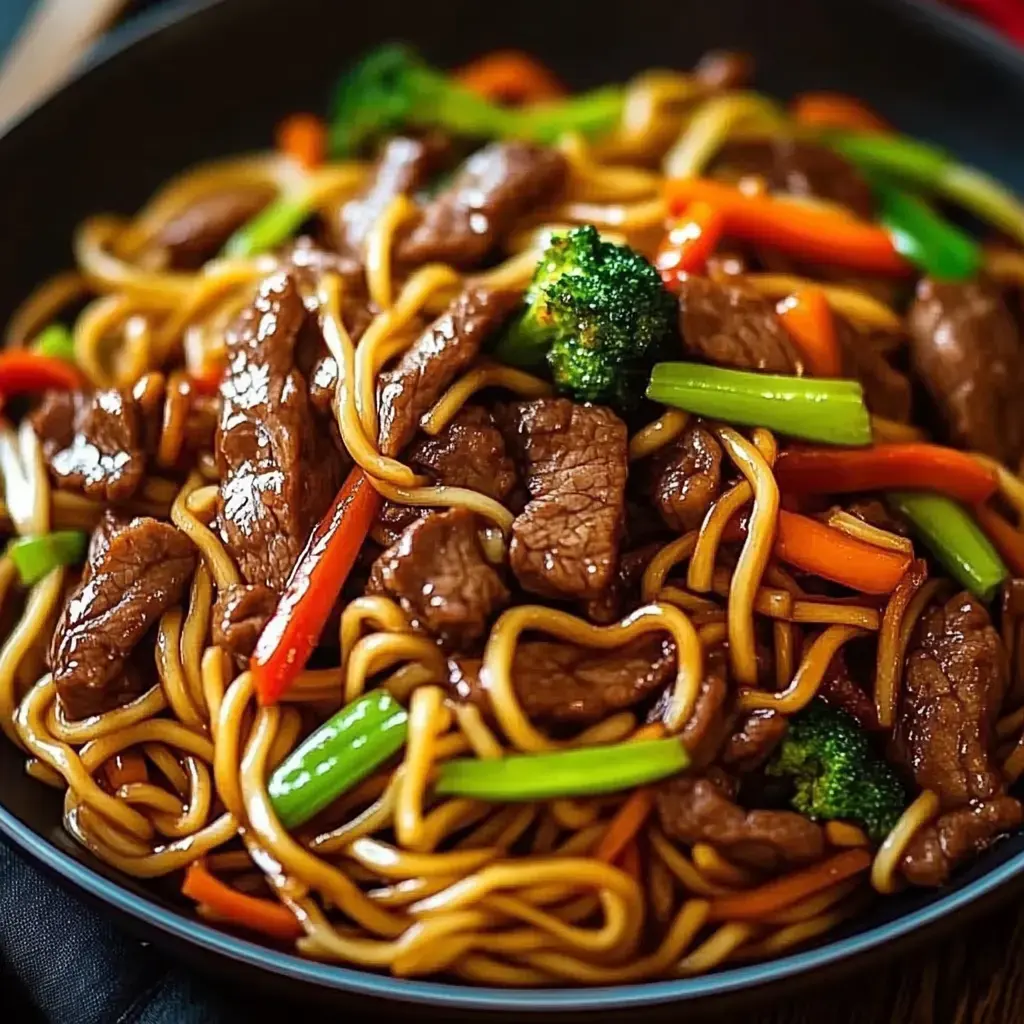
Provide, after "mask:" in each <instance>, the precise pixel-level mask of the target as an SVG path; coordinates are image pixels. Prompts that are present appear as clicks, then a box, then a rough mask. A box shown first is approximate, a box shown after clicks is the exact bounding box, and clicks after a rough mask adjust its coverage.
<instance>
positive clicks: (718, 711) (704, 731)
mask: <svg viewBox="0 0 1024 1024" xmlns="http://www.w3.org/2000/svg"><path fill="white" fill-rule="evenodd" d="M674 689H675V687H674V683H673V681H670V682H669V683H668V685H667V686H666V687H665V689H664V691H663V692H662V694H661V696H660V697H659V698H658V700H657V703H655V705H654V707H652V708H651V710H650V712H649V713H648V715H647V721H648V722H660V721H662V720H663V719H664V717H665V715H666V713H667V712H668V710H669V708H670V707H671V703H672V699H673V696H674V692H673V691H674ZM728 695H729V689H728V665H727V658H726V653H725V649H724V648H723V647H721V646H719V647H714V648H712V649H711V650H710V651H708V652H707V654H706V656H705V659H704V678H703V679H702V680H701V683H700V689H699V690H698V691H697V703H696V704H695V705H694V708H693V713H692V714H691V715H690V717H689V718H688V719H687V720H686V724H685V725H684V726H683V729H682V731H681V732H680V734H679V738H680V740H681V741H682V744H683V746H684V747H685V748H686V750H687V752H688V753H689V754H690V758H691V760H692V761H694V762H695V763H699V764H704V763H707V762H708V761H710V760H711V759H712V758H713V757H714V755H715V748H716V747H717V746H718V744H719V741H720V740H721V735H722V726H723V724H724V722H725V715H726V707H725V705H726V700H727V698H728Z"/></svg>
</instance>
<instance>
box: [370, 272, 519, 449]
mask: <svg viewBox="0 0 1024 1024" xmlns="http://www.w3.org/2000/svg"><path fill="white" fill-rule="evenodd" d="M517 301H518V299H517V297H516V296H515V295H514V294H513V293H511V292H496V291H490V290H488V289H485V288H468V289H467V290H466V291H464V292H463V293H462V294H461V295H459V296H458V298H456V299H455V300H453V302H452V304H451V305H450V306H449V307H448V309H447V310H446V311H445V312H444V313H443V314H442V315H441V316H440V317H438V318H437V319H436V320H435V321H434V322H433V323H432V324H431V325H430V326H429V327H428V328H427V330H426V331H425V332H424V333H423V334H422V335H420V337H419V338H417V339H416V341H414V342H413V343H412V345H411V346H410V347H409V348H408V349H406V351H405V352H404V353H403V354H402V357H401V358H400V359H399V361H398V363H397V364H396V365H395V366H394V368H393V369H390V370H387V371H385V372H384V373H382V374H381V375H380V382H379V385H378V392H377V406H378V410H379V413H380V450H381V452H382V453H383V454H384V455H389V456H395V455H398V453H399V452H401V450H402V449H403V448H404V447H405V446H406V445H407V444H408V443H409V442H410V441H411V440H412V439H413V437H414V435H415V434H416V430H417V428H418V426H419V421H420V417H421V416H422V415H423V414H424V413H425V412H427V410H428V409H430V407H431V406H432V405H433V404H434V403H435V402H436V401H437V400H438V399H439V398H440V397H441V395H442V394H443V392H444V390H445V388H446V387H448V385H449V384H451V382H452V381H453V380H454V379H455V378H456V377H457V376H458V375H459V373H461V372H462V371H463V370H465V369H466V368H467V367H468V366H469V364H470V363H471V362H472V361H473V360H474V359H475V358H476V355H477V353H478V352H479V351H480V346H481V345H482V344H483V342H484V341H485V340H486V339H487V338H488V337H489V336H490V335H491V334H493V333H494V332H495V331H496V330H498V328H499V327H501V325H502V324H503V323H504V322H505V320H506V318H507V317H508V316H509V314H510V313H511V312H512V309H513V308H514V307H515V305H516V303H517Z"/></svg>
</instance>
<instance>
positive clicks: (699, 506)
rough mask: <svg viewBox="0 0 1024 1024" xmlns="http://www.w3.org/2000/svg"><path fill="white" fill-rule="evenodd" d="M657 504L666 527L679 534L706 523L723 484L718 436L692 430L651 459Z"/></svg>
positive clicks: (698, 428)
mask: <svg viewBox="0 0 1024 1024" xmlns="http://www.w3.org/2000/svg"><path fill="white" fill-rule="evenodd" d="M652 463H653V466H652V468H653V470H654V494H653V498H654V504H655V507H656V508H657V509H658V511H659V512H660V513H661V518H662V519H663V520H664V521H665V525H666V526H668V527H670V528H671V529H673V530H678V531H679V532H680V533H685V532H686V531H687V530H695V529H697V527H698V526H700V524H701V523H702V522H703V521H704V516H705V515H706V514H707V511H708V509H709V508H711V506H712V504H713V503H714V501H715V499H716V498H717V497H718V492H719V491H720V490H721V482H722V448H721V445H719V443H718V441H717V440H715V435H714V434H712V433H711V431H710V430H707V429H706V428H704V427H701V426H695V427H691V428H690V429H689V430H687V431H686V433H684V434H683V436H682V437H680V438H679V439H678V440H676V441H674V442H673V443H672V444H670V445H669V446H668V447H666V448H664V449H662V451H660V452H658V453H657V454H656V455H655V456H654V457H653V459H652Z"/></svg>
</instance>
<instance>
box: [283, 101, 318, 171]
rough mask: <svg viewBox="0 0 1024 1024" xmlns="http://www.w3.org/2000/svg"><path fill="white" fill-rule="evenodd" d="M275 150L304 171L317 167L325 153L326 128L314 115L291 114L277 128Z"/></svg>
mask: <svg viewBox="0 0 1024 1024" xmlns="http://www.w3.org/2000/svg"><path fill="white" fill-rule="evenodd" d="M277 148H278V149H279V150H280V151H281V152H282V153H285V154H287V155H288V156H290V157H291V158H292V159H293V160H294V161H295V162H296V163H297V164H299V166H300V167H305V168H306V170H312V169H313V168H314V167H319V166H320V165H321V164H322V163H323V162H324V154H325V153H326V152H327V126H326V125H325V124H324V122H323V121H322V120H321V119H320V118H319V117H317V116H316V115H315V114H292V115H291V116H290V117H286V118H285V119H284V120H283V121H282V122H281V123H280V124H279V125H278V126H277Z"/></svg>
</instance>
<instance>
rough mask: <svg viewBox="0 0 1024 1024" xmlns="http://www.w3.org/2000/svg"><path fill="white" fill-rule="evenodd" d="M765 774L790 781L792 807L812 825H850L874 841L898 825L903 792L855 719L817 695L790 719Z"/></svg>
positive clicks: (900, 785) (889, 768)
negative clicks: (853, 825)
mask: <svg viewBox="0 0 1024 1024" xmlns="http://www.w3.org/2000/svg"><path fill="white" fill-rule="evenodd" d="M765 771H766V772H767V773H768V774H769V775H774V776H782V777H785V778H789V779H792V781H793V783H794V787H795V790H794V793H793V797H792V799H791V801H790V802H791V804H792V806H793V809H794V810H796V811H799V812H800V813H801V814H804V815H806V816H807V817H808V818H811V819H813V820H815V821H852V822H856V824H858V825H860V827H861V828H863V829H864V831H865V832H866V833H867V835H868V836H869V837H870V838H871V839H872V840H874V841H875V842H876V843H878V842H881V841H882V840H883V839H884V838H885V837H886V836H887V835H888V834H889V833H890V832H891V831H892V828H893V826H894V825H895V824H896V822H897V820H898V819H899V816H900V815H901V814H902V813H903V809H904V807H905V806H906V803H907V794H906V791H905V790H904V788H903V784H902V783H901V782H900V780H899V777H898V776H897V774H896V772H895V771H894V770H893V769H892V767H891V766H890V765H889V764H888V763H887V762H886V761H885V760H883V758H881V757H880V756H879V755H878V754H877V753H876V752H875V749H874V747H873V746H872V745H871V741H870V740H869V739H868V737H867V735H866V734H865V733H864V731H863V730H862V729H861V728H860V726H859V725H858V724H857V721H856V720H855V719H854V718H853V717H852V716H851V715H848V714H847V713H846V712H845V711H843V710H841V709H840V708H837V707H833V706H832V705H830V704H826V703H825V701H823V700H822V699H821V698H820V697H816V698H815V699H814V700H812V701H811V703H810V704H808V705H807V707H806V708H804V709H803V711H800V712H798V713H797V714H795V715H793V716H792V718H790V719H789V731H788V732H787V733H786V736H785V738H784V739H783V741H782V744H781V746H780V747H779V749H778V750H776V752H775V754H774V755H773V756H772V759H771V760H770V761H769V762H768V764H767V766H766V768H765Z"/></svg>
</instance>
